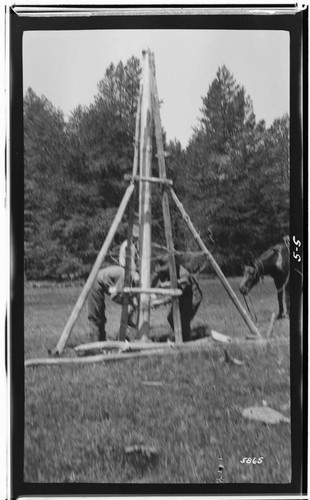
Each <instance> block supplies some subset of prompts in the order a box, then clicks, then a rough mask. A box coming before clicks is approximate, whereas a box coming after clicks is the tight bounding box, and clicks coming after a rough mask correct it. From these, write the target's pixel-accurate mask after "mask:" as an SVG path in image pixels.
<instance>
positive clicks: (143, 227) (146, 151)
mask: <svg viewBox="0 0 310 500" xmlns="http://www.w3.org/2000/svg"><path fill="white" fill-rule="evenodd" d="M142 62H143V66H142V84H143V92H142V99H141V124H140V176H141V177H150V176H151V163H152V122H153V120H152V106H151V73H150V52H149V51H144V52H143V61H142ZM150 199H151V184H150V183H149V182H142V181H140V213H139V222H140V251H139V255H140V283H141V288H142V289H143V288H150V286H151V222H152V221H151V203H150ZM149 302H150V301H149V297H148V295H146V294H141V296H140V306H139V337H142V336H143V335H146V336H148V334H149V325H150V303H149Z"/></svg>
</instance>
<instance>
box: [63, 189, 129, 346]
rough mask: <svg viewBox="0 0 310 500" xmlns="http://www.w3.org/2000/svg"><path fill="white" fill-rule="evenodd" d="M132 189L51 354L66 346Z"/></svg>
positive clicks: (122, 203)
mask: <svg viewBox="0 0 310 500" xmlns="http://www.w3.org/2000/svg"><path fill="white" fill-rule="evenodd" d="M134 189H135V186H134V184H133V183H131V184H130V185H129V186H128V188H127V190H126V191H125V194H124V197H123V199H122V202H121V204H120V206H119V209H118V211H117V214H116V216H115V218H114V221H113V223H112V225H111V227H110V230H109V232H108V235H107V237H106V239H105V241H104V243H103V245H102V248H101V250H100V252H99V254H98V257H97V259H96V261H95V264H94V266H93V268H92V270H91V273H90V275H89V277H88V279H87V281H86V283H85V285H84V287H83V290H82V292H81V294H80V296H79V298H78V300H77V302H76V304H75V306H74V308H73V311H72V313H71V315H70V317H69V319H68V321H67V324H66V326H65V328H64V331H63V332H62V334H61V337H60V339H59V341H58V344H57V346H56V348H55V350H54V352H53V354H55V355H61V354H62V352H63V350H64V348H65V345H66V343H67V341H68V339H69V336H70V334H71V331H72V328H73V327H74V325H75V323H76V321H77V319H78V316H79V314H80V311H81V309H82V307H83V305H84V303H85V301H86V299H87V296H88V294H89V292H90V289H91V287H92V285H93V283H94V281H95V279H96V277H97V274H98V271H99V269H100V267H101V265H102V262H103V261H104V259H105V257H106V254H107V253H108V251H109V248H110V245H111V243H112V241H113V238H114V235H115V233H116V231H117V228H118V226H119V223H120V221H121V220H122V217H123V215H124V212H125V210H126V207H127V204H128V202H129V200H130V198H131V195H132V193H133V191H134Z"/></svg>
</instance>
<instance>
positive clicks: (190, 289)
mask: <svg viewBox="0 0 310 500" xmlns="http://www.w3.org/2000/svg"><path fill="white" fill-rule="evenodd" d="M182 291H183V294H182V295H181V297H180V298H179V307H180V316H181V328H182V339H183V342H188V341H189V340H190V339H191V321H192V319H193V317H194V316H195V314H196V312H197V310H198V307H199V306H200V303H201V300H202V293H201V290H200V288H199V286H198V283H197V281H196V280H195V279H194V278H193V277H192V276H191V277H190V278H189V282H188V283H187V284H186V285H185V286H184V287H182ZM167 320H168V322H169V325H170V326H171V328H172V329H174V323H173V308H171V310H170V312H169V315H168V318H167Z"/></svg>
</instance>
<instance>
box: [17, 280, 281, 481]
mask: <svg viewBox="0 0 310 500" xmlns="http://www.w3.org/2000/svg"><path fill="white" fill-rule="evenodd" d="M229 281H230V284H231V286H232V288H233V289H235V290H237V288H238V285H239V280H238V279H230V280H229ZM201 286H202V290H203V296H204V299H203V303H202V304H201V307H200V309H199V311H198V313H197V318H195V322H194V325H193V329H194V330H195V327H199V326H200V325H206V324H207V325H209V326H210V328H214V329H216V330H218V331H220V332H223V333H225V334H226V335H229V336H230V337H231V338H232V340H234V339H238V338H244V337H245V335H246V325H245V324H244V322H243V321H242V319H241V318H240V316H239V315H238V313H237V312H236V309H235V307H234V306H233V304H232V303H230V301H227V298H226V293H225V291H224V290H223V287H222V286H221V285H220V283H219V282H218V280H215V279H204V280H201ZM79 293H80V289H79V288H76V287H71V288H58V287H54V288H41V289H36V288H30V287H27V288H26V290H25V359H29V358H40V357H46V356H47V348H52V347H53V346H54V345H55V342H56V341H57V338H58V337H59V331H61V329H62V327H63V324H64V322H65V321H66V319H67V317H68V314H69V313H70V310H71V309H72V305H73V303H74V302H75V300H76V298H77V297H78V295H79ZM253 304H254V307H255V310H256V314H257V318H258V325H259V329H260V331H261V332H262V334H263V335H264V333H265V332H266V331H267V329H268V325H269V320H270V317H271V314H272V312H273V311H275V310H276V307H277V305H276V296H275V293H274V287H273V284H272V282H271V280H268V279H267V280H266V281H265V285H261V286H259V287H257V288H256V289H255V290H254V291H253ZM107 307H108V313H109V314H108V318H109V321H108V325H107V328H108V332H109V338H110V339H113V338H115V336H116V335H117V333H118V328H119V317H120V310H121V308H120V306H118V305H116V304H115V303H113V302H112V301H109V302H108V304H107ZM86 324H87V318H86V314H85V313H84V314H83V313H82V314H81V318H80V320H79V322H78V324H77V325H76V328H75V330H74V334H73V335H72V338H71V339H70V343H69V344H68V345H67V347H66V351H65V355H66V356H67V355H68V356H69V355H70V351H71V352H72V350H73V349H72V348H73V347H74V346H76V345H78V344H81V343H84V342H85V341H86V340H87V339H86V338H85V332H86V331H87V330H86ZM43 325H44V327H43ZM155 331H156V332H160V335H163V334H165V333H166V334H167V335H169V332H170V328H169V325H168V323H167V322H166V315H165V314H164V312H163V311H161V312H159V311H158V313H157V314H156V315H154V317H153V323H152V324H151V333H152V332H153V333H154V332H155ZM154 336H155V333H154ZM207 340H208V339H207ZM248 342H249V344H244V343H242V344H240V345H239V344H238V343H232V344H231V345H229V346H228V347H227V346H226V344H225V345H224V344H216V343H215V342H214V341H212V340H210V343H212V349H208V350H207V349H204V348H203V347H201V350H199V351H195V352H192V353H181V352H180V353H177V354H174V355H171V356H164V357H162V356H154V357H152V358H148V359H132V360H130V359H129V360H126V361H123V362H122V363H121V364H120V363H119V362H118V363H107V364H106V363H103V362H101V363H96V364H87V365H68V366H38V367H28V368H27V369H26V372H25V376H26V379H25V388H26V389H25V457H24V458H25V460H24V465H25V467H24V480H25V481H26V482H55V483H57V482H60V483H62V482H85V483H216V482H217V480H218V479H219V473H218V472H219V463H222V464H223V466H224V468H223V470H222V477H223V481H224V482H225V483H289V482H290V480H291V448H290V434H291V431H290V425H289V424H288V423H287V422H286V421H282V422H279V423H277V424H268V423H263V422H261V421H255V420H248V419H245V418H244V417H243V416H242V411H243V410H244V409H245V408H247V407H253V406H261V407H264V406H268V407H270V408H273V409H274V410H277V411H279V412H280V413H281V414H282V415H283V416H284V417H289V416H290V378H289V373H290V363H289V322H288V320H287V319H286V320H281V321H277V322H276V323H275V327H274V334H273V337H272V339H271V341H270V342H267V343H266V342H263V343H260V342H256V341H254V342H253V341H248ZM225 349H226V351H227V353H228V354H229V357H228V358H227V357H226V356H225ZM231 359H232V360H238V361H241V362H242V363H241V364H240V365H238V364H234V363H232V362H230V360H231ZM219 457H221V458H222V459H223V460H222V461H219ZM244 457H249V458H251V459H252V461H251V463H247V462H246V461H244ZM260 457H262V458H261V463H256V460H254V461H253V459H254V458H256V459H257V460H258V459H259V458H260Z"/></svg>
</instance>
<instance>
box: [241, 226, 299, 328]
mask: <svg viewBox="0 0 310 500" xmlns="http://www.w3.org/2000/svg"><path fill="white" fill-rule="evenodd" d="M263 276H271V277H272V278H273V281H274V284H275V286H276V289H277V295H278V304H279V313H278V316H277V319H281V318H285V314H284V309H283V290H284V292H285V304H286V313H287V315H288V316H289V315H290V252H289V236H285V237H284V238H283V243H279V244H277V245H275V246H273V247H271V248H269V249H268V250H266V251H265V252H264V253H263V254H262V255H261V256H260V257H259V258H258V259H255V261H254V263H253V265H251V266H245V270H244V275H243V278H242V281H241V283H240V287H239V290H240V292H241V293H242V295H244V296H245V295H247V294H248V293H249V292H250V290H251V289H252V288H253V287H254V286H255V285H256V284H257V283H258V282H259V280H260V279H261V278H263Z"/></svg>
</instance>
